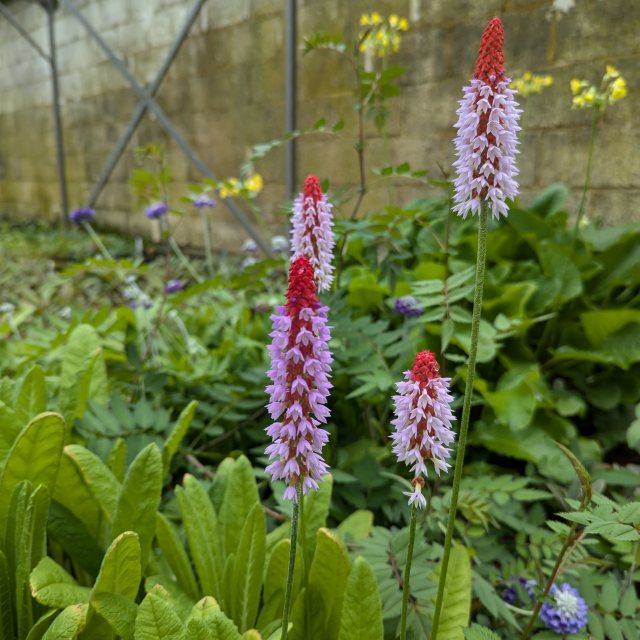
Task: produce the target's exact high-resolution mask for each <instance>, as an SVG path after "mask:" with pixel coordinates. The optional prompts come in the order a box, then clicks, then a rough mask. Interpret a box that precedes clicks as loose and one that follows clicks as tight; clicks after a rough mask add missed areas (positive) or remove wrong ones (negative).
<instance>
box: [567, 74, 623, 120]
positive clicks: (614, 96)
mask: <svg viewBox="0 0 640 640" xmlns="http://www.w3.org/2000/svg"><path fill="white" fill-rule="evenodd" d="M570 86H571V93H572V95H573V100H572V105H571V106H572V107H573V108H574V109H599V110H601V111H604V109H606V108H607V107H608V106H610V105H612V104H614V103H616V102H618V100H622V98H624V97H626V95H627V81H626V80H625V79H624V78H623V77H622V76H621V75H620V72H619V71H618V70H617V69H616V68H615V67H614V66H613V65H610V64H608V65H607V66H606V69H605V72H604V76H603V77H602V82H601V83H600V88H598V87H596V86H594V85H590V84H589V83H588V82H587V81H586V80H577V79H575V78H574V79H573V80H571V82H570Z"/></svg>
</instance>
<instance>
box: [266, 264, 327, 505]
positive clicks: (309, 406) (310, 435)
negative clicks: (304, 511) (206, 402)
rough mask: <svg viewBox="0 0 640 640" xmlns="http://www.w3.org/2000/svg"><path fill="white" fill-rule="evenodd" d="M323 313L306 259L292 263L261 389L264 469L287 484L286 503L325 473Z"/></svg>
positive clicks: (324, 316) (273, 320)
mask: <svg viewBox="0 0 640 640" xmlns="http://www.w3.org/2000/svg"><path fill="white" fill-rule="evenodd" d="M327 311H328V308H327V307H323V306H322V305H321V304H320V301H319V300H318V298H317V297H316V286H315V284H314V272H313V267H312V266H311V263H310V261H309V259H308V258H307V257H305V256H300V257H298V258H296V259H295V260H293V262H292V263H291V267H290V269H289V288H288V289H287V304H286V305H285V306H281V307H276V313H275V314H274V315H273V316H271V320H272V322H273V331H272V332H271V337H272V339H273V340H272V342H271V345H270V346H269V353H270V355H271V367H270V368H269V371H268V372H267V375H268V377H269V378H270V379H271V380H272V381H273V384H270V385H269V386H267V389H266V390H267V393H268V394H270V402H269V403H268V404H267V405H266V406H267V408H268V410H269V413H270V415H271V418H272V419H273V420H274V422H273V424H271V426H269V427H268V428H267V430H266V431H267V434H268V435H269V436H271V438H272V439H273V443H272V444H270V445H269V446H268V447H267V449H266V451H265V453H266V454H267V455H268V456H269V462H270V464H269V466H268V467H267V469H266V470H267V472H268V473H270V474H271V477H272V478H273V479H274V480H285V481H286V483H287V488H286V490H285V492H284V496H283V497H284V499H285V500H293V501H296V500H297V499H298V496H297V493H296V486H297V485H298V482H302V491H303V493H304V494H306V493H308V492H309V490H310V489H317V488H318V481H319V480H321V479H322V477H323V476H324V475H326V474H327V469H328V467H327V465H326V463H325V461H324V459H323V458H322V448H323V446H324V444H325V443H326V442H327V441H328V439H329V433H328V431H326V430H325V429H322V428H321V427H320V426H319V425H320V424H321V423H323V422H326V419H327V418H328V416H329V413H330V412H329V409H328V408H327V407H326V404H327V399H328V397H329V390H330V388H331V383H330V382H329V376H330V375H331V362H332V357H331V352H330V351H329V347H328V345H327V343H328V341H329V339H330V335H329V327H328V326H327ZM292 353H294V357H290V355H291V354H292Z"/></svg>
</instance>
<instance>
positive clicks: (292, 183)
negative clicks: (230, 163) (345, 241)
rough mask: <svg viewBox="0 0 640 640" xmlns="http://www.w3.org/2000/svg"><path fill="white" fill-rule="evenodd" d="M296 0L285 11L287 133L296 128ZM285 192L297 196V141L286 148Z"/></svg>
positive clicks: (288, 195)
mask: <svg viewBox="0 0 640 640" xmlns="http://www.w3.org/2000/svg"><path fill="white" fill-rule="evenodd" d="M296 9H297V7H296V0H287V6H286V9H285V88H284V101H285V130H286V132H287V133H290V132H292V131H295V128H296V96H297V78H296V67H297V65H296V57H297V46H296V45H297V23H296ZM284 172H285V173H284V175H285V177H284V182H285V190H286V194H287V197H288V198H293V197H294V196H295V194H296V141H295V140H289V141H288V142H287V145H286V147H285V169H284Z"/></svg>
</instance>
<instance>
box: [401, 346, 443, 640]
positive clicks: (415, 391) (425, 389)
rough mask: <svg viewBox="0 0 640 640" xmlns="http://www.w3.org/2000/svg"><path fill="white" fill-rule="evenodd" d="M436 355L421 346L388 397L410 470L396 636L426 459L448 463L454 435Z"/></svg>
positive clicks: (404, 621) (406, 593)
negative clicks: (406, 542) (408, 516)
mask: <svg viewBox="0 0 640 640" xmlns="http://www.w3.org/2000/svg"><path fill="white" fill-rule="evenodd" d="M439 369H440V367H439V365H438V361H437V360H436V357H435V355H434V354H433V353H432V352H431V351H421V352H420V353H418V355H416V357H415V359H414V361H413V367H412V368H411V370H409V371H405V372H404V375H405V379H404V380H403V381H402V382H398V383H397V384H396V388H397V390H398V395H396V396H394V397H393V401H394V405H395V408H394V411H395V416H396V417H395V419H394V420H392V421H391V424H393V425H394V427H395V431H394V433H392V434H391V438H392V440H393V452H394V453H395V454H396V457H397V458H398V461H399V462H404V463H405V464H406V465H408V466H409V467H410V468H411V471H412V472H413V476H414V477H413V479H412V481H411V484H412V485H413V491H405V492H404V495H406V496H408V497H409V506H410V507H411V522H410V525H409V547H408V550H407V562H406V565H405V568H404V577H403V580H402V615H401V618H400V639H401V640H406V637H407V609H408V605H409V594H410V591H411V585H410V579H411V561H412V559H413V546H414V542H415V537H416V519H417V515H418V509H423V508H424V507H426V506H427V501H426V498H425V497H424V496H423V495H422V488H423V487H424V485H425V478H426V477H427V462H431V463H432V464H433V467H434V469H435V472H436V474H437V475H440V472H441V471H444V472H446V471H447V470H448V469H449V463H448V462H447V460H448V458H449V457H450V456H451V449H450V448H449V445H450V444H452V443H453V441H454V440H455V433H454V432H453V430H452V429H451V423H452V422H453V421H454V420H455V417H454V415H453V413H452V412H451V402H452V401H453V398H452V396H451V394H450V393H449V382H450V380H451V379H450V378H441V377H440V374H439V373H438V372H439Z"/></svg>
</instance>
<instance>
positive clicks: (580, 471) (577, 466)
mask: <svg viewBox="0 0 640 640" xmlns="http://www.w3.org/2000/svg"><path fill="white" fill-rule="evenodd" d="M554 444H555V445H556V447H558V449H560V451H562V453H564V455H565V456H567V458H569V462H571V465H572V466H573V468H574V470H575V472H576V475H577V476H578V480H579V481H580V486H581V487H582V501H581V507H582V509H585V508H586V507H587V506H588V504H589V503H590V502H591V495H592V490H591V478H590V477H589V472H588V471H587V470H586V469H585V468H584V465H583V464H582V462H580V460H578V458H577V457H576V456H575V455H574V453H573V452H572V451H571V450H570V449H567V447H565V446H564V445H563V444H560V443H559V442H555V441H554Z"/></svg>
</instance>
